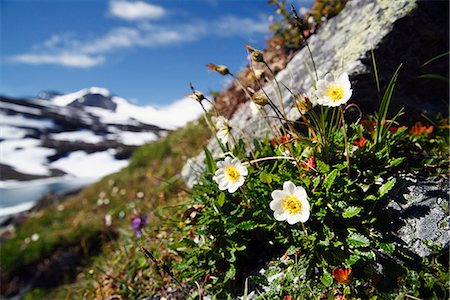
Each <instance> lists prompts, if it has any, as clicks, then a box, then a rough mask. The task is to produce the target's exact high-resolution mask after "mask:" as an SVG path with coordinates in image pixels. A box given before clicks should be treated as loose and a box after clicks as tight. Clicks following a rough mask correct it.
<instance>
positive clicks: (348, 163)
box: [339, 106, 350, 177]
mask: <svg viewBox="0 0 450 300" xmlns="http://www.w3.org/2000/svg"><path fill="white" fill-rule="evenodd" d="M339 108H340V111H341V122H342V127H343V129H344V145H345V157H346V158H347V173H348V177H350V154H349V152H348V140H347V128H346V127H345V118H344V110H343V109H342V106H341V107H339Z"/></svg>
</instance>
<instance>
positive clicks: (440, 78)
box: [417, 74, 449, 82]
mask: <svg viewBox="0 0 450 300" xmlns="http://www.w3.org/2000/svg"><path fill="white" fill-rule="evenodd" d="M417 78H428V79H438V80H442V81H444V82H449V80H448V77H445V76H442V75H440V74H424V75H420V76H417Z"/></svg>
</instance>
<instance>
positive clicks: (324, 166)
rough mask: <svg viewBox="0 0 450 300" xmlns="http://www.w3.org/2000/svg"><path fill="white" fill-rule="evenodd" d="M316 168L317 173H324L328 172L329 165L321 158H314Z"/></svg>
mask: <svg viewBox="0 0 450 300" xmlns="http://www.w3.org/2000/svg"><path fill="white" fill-rule="evenodd" d="M316 169H317V171H318V172H319V173H322V174H326V173H328V172H330V166H329V165H327V164H326V163H324V162H323V161H321V160H316Z"/></svg>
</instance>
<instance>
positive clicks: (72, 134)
mask: <svg viewBox="0 0 450 300" xmlns="http://www.w3.org/2000/svg"><path fill="white" fill-rule="evenodd" d="M49 137H50V138H51V139H54V140H58V141H71V142H77V141H78V142H85V143H88V144H96V143H100V142H101V141H103V137H102V136H99V135H96V134H94V133H93V132H92V131H89V130H78V131H67V132H60V133H53V134H50V135H49Z"/></svg>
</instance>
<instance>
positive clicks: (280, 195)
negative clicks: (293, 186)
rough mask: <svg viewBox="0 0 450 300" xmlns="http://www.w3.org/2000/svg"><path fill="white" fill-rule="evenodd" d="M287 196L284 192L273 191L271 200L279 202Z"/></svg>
mask: <svg viewBox="0 0 450 300" xmlns="http://www.w3.org/2000/svg"><path fill="white" fill-rule="evenodd" d="M287 195H288V194H287V193H286V192H285V191H281V190H275V191H273V192H272V194H271V196H272V199H273V200H280V201H281V200H283V199H284V198H286V196H287Z"/></svg>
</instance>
